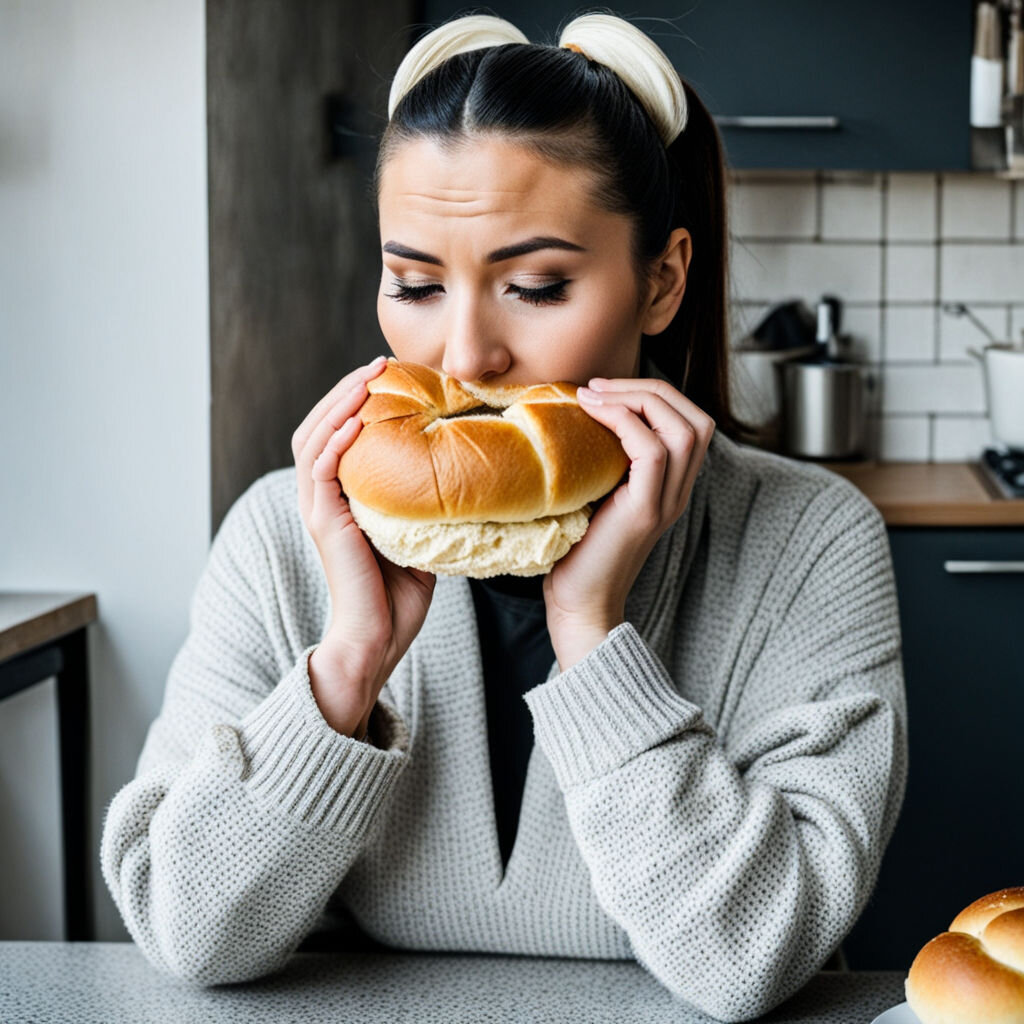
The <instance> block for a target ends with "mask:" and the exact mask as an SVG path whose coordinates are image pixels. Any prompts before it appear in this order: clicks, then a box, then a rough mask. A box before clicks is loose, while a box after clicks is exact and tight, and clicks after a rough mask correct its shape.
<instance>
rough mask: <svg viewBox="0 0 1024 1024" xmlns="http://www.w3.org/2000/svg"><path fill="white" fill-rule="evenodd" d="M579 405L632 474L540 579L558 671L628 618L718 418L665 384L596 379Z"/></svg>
mask: <svg viewBox="0 0 1024 1024" xmlns="http://www.w3.org/2000/svg"><path fill="white" fill-rule="evenodd" d="M588 383H589V385H590V388H589V389H588V388H581V389H580V390H579V400H580V406H581V407H582V408H583V409H585V410H586V411H587V412H588V413H589V414H590V415H591V416H592V417H593V418H594V419H595V420H597V421H598V423H601V424H603V425H604V426H606V427H608V428H609V429H610V430H612V431H614V432H615V434H616V435H617V436H618V438H619V440H620V442H621V443H622V447H623V449H624V450H625V452H626V455H628V456H629V460H630V465H629V476H628V478H627V479H626V481H625V483H623V484H620V485H619V487H618V488H617V489H616V490H615V491H613V492H612V493H611V494H610V495H609V496H608V497H607V498H606V499H605V501H604V502H603V504H602V505H601V507H600V508H599V509H598V510H597V511H596V512H595V513H594V516H593V518H592V519H591V520H590V525H589V527H588V528H587V532H586V534H585V536H584V537H583V540H581V541H580V542H579V543H578V544H577V545H576V546H575V547H574V548H572V550H571V551H570V552H569V553H568V554H567V555H566V556H565V557H564V558H563V559H561V560H560V561H559V562H558V563H557V564H556V565H555V567H554V569H553V570H552V571H551V572H550V573H549V574H548V576H547V577H546V578H545V580H544V600H545V604H546V607H547V623H548V632H549V634H550V636H551V644H552V646H553V647H554V651H555V656H556V657H557V658H558V665H559V668H560V669H561V670H562V671H563V672H564V671H565V670H566V669H568V668H569V667H570V666H571V665H574V664H575V663H576V662H577V661H579V660H580V659H581V658H583V657H584V656H586V655H587V654H589V653H590V651H592V650H593V649H594V648H595V647H596V646H597V645H598V644H599V643H601V641H602V640H604V639H605V637H607V635H608V633H609V632H610V631H611V630H612V629H614V628H615V627H616V626H618V625H620V624H621V623H622V622H623V621H624V620H625V609H626V595H627V594H628V593H629V591H630V588H631V587H632V586H633V583H634V582H635V580H636V578H637V576H638V575H639V573H640V569H641V568H642V567H643V564H644V562H645V561H646V560H647V556H648V555H649V554H650V553H651V550H652V549H653V548H654V545H655V544H656V543H657V541H658V538H659V537H661V535H662V534H663V533H665V531H666V530H668V528H669V527H670V526H671V525H672V524H673V523H674V522H675V521H676V520H677V519H678V518H679V517H680V516H681V515H682V514H683V511H684V510H685V508H686V505H687V502H688V501H689V500H690V493H691V492H692V490H693V483H694V480H695V479H696V477H697V473H698V471H699V470H700V467H701V465H702V464H703V462H704V456H705V454H706V453H707V450H708V444H709V443H710V442H711V436H712V434H714V432H715V421H714V420H713V419H711V417H710V416H708V415H707V413H705V412H703V411H702V410H701V409H699V408H698V407H697V406H696V405H694V404H693V402H691V401H690V400H689V399H688V398H686V397H685V396H684V395H683V394H681V393H680V392H679V391H677V390H676V389H675V388H674V387H672V385H671V384H667V383H666V382H665V381H662V380H652V379H636V378H620V379H615V380H605V379H603V378H600V377H595V378H593V379H592V380H591V381H589V382H588Z"/></svg>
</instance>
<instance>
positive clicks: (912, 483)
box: [822, 462, 1024, 526]
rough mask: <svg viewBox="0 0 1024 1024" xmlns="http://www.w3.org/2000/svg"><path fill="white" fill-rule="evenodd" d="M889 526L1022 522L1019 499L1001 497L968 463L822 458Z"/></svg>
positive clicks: (1022, 502) (1022, 507)
mask: <svg viewBox="0 0 1024 1024" xmlns="http://www.w3.org/2000/svg"><path fill="white" fill-rule="evenodd" d="M822 465H824V466H825V468H826V469H830V470H832V472H833V473H838V474H839V475H840V476H844V477H846V479H847V480H849V481H850V482H851V483H852V484H855V485H856V486H857V487H859V488H860V489H861V490H862V491H863V492H864V493H865V494H866V495H867V496H868V497H869V498H870V499H871V501H872V502H873V503H874V504H875V506H876V507H877V508H878V509H879V511H880V512H881V513H882V515H883V516H884V518H885V521H886V523H888V524H889V525H890V526H1024V499H1022V498H1004V497H1003V496H1002V495H1001V494H1000V493H999V492H998V491H997V490H996V489H995V487H994V486H993V485H992V484H990V483H989V481H988V480H986V479H985V476H984V474H983V473H982V470H981V468H980V467H979V466H977V465H975V464H974V463H970V462H934V463H933V462H825V463H822Z"/></svg>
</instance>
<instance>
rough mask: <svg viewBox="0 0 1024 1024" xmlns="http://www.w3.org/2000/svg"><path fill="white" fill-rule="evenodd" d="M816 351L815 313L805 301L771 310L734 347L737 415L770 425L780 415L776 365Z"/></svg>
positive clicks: (733, 380)
mask: <svg viewBox="0 0 1024 1024" xmlns="http://www.w3.org/2000/svg"><path fill="white" fill-rule="evenodd" d="M816 351H817V346H816V345H815V341H814V314H813V313H812V312H811V311H810V310H809V309H808V308H807V306H805V305H804V303H802V302H800V301H793V302H786V303H783V304H781V305H779V306H776V307H775V308H774V309H772V310H771V311H770V312H769V313H768V315H767V316H766V317H765V318H764V319H763V320H762V321H761V323H759V324H758V325H757V327H755V328H754V330H753V331H752V332H751V333H750V334H749V335H748V336H747V337H746V338H744V339H743V340H742V341H741V342H740V344H739V345H737V346H736V347H735V348H733V350H732V370H733V372H732V373H731V375H730V381H731V385H732V387H731V394H732V399H731V400H732V406H733V411H734V412H735V414H736V415H737V416H738V417H739V418H740V419H741V420H743V421H744V422H746V423H749V424H751V425H752V426H755V427H764V426H766V425H768V424H770V423H771V422H772V421H773V420H775V419H776V418H777V417H778V414H779V390H778V386H777V384H776V380H775V364H776V363H779V362H780V361H782V360H785V359H793V358H797V357H799V356H806V355H811V354H813V353H814V352H816Z"/></svg>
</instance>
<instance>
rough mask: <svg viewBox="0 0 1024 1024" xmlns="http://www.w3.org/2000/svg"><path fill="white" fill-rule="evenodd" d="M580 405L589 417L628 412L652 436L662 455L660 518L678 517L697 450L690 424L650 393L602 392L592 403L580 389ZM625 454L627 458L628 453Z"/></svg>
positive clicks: (584, 391) (584, 390)
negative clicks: (619, 410)
mask: <svg viewBox="0 0 1024 1024" xmlns="http://www.w3.org/2000/svg"><path fill="white" fill-rule="evenodd" d="M580 401H581V404H582V405H583V407H584V408H585V409H586V410H587V411H588V412H591V414H592V415H593V414H595V413H596V411H597V410H599V409H608V410H610V409H615V408H625V409H628V410H629V412H630V413H632V414H633V418H634V419H635V420H636V422H637V425H638V426H639V427H641V428H643V427H644V426H646V428H647V429H648V432H649V433H653V434H654V436H655V437H656V438H657V440H658V441H659V442H660V444H661V446H662V447H663V449H664V451H665V453H666V460H665V465H664V470H663V473H662V484H661V489H660V491H659V493H658V499H659V500H658V504H659V508H660V509H661V510H662V512H663V514H664V515H666V516H670V517H672V518H674V517H675V515H677V514H678V513H677V511H676V510H677V509H678V507H679V505H680V502H681V499H682V495H683V491H684V488H685V481H686V475H687V470H688V467H689V464H690V460H691V457H692V455H693V452H694V450H695V449H696V448H698V435H697V431H696V429H695V427H694V426H693V424H691V423H690V422H689V421H688V420H687V419H686V417H685V416H683V415H681V414H680V413H679V412H678V411H677V410H676V409H675V408H674V407H673V406H671V405H669V403H668V402H666V401H665V400H664V399H663V398H662V397H661V396H660V395H658V394H655V393H654V392H650V391H619V392H603V393H599V394H598V395H597V398H596V399H594V398H593V397H592V394H591V393H590V392H588V389H586V388H583V389H581V390H580ZM641 416H642V417H643V421H641V420H640V417H641ZM644 421H646V423H644ZM602 422H605V421H604V420H602ZM623 422H627V421H625V420H624V421H623ZM623 447H625V443H623ZM627 454H630V453H629V451H628V449H627ZM632 475H633V468H632V467H631V468H630V476H631V477H632ZM651 479H652V480H653V477H652V478H651Z"/></svg>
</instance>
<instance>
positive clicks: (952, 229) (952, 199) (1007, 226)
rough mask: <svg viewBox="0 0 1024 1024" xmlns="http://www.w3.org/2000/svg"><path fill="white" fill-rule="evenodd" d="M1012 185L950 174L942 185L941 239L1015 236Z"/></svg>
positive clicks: (1004, 238)
mask: <svg viewBox="0 0 1024 1024" xmlns="http://www.w3.org/2000/svg"><path fill="white" fill-rule="evenodd" d="M1012 199H1013V182H1009V181H1002V180H1000V179H999V178H989V177H981V176H980V175H977V174H950V175H947V176H945V177H944V178H943V183H942V238H943V239H944V240H945V239H956V238H968V239H970V238H991V239H999V240H1000V241H1004V242H1007V241H1009V240H1010V239H1011V238H1012V236H1013V220H1012V213H1013V211H1012V202H1011V200H1012Z"/></svg>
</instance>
